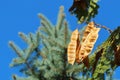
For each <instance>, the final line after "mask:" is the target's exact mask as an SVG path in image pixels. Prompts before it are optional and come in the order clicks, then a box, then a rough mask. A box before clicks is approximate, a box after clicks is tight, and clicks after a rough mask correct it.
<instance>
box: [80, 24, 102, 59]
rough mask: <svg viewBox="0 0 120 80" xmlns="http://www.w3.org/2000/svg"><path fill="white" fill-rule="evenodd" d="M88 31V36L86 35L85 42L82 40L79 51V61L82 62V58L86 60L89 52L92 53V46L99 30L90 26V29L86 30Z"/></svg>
mask: <svg viewBox="0 0 120 80" xmlns="http://www.w3.org/2000/svg"><path fill="white" fill-rule="evenodd" d="M87 29H88V30H89V31H90V32H89V34H87V36H84V37H85V40H83V41H84V42H82V44H81V49H80V51H79V60H80V61H82V60H83V59H84V58H86V57H87V56H88V55H89V54H90V52H91V51H92V49H93V47H94V44H95V42H96V40H97V38H98V32H99V30H100V28H96V27H94V26H93V25H91V27H89V25H88V28H86V31H87Z"/></svg>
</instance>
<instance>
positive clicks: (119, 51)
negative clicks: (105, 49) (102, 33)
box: [114, 46, 120, 66]
mask: <svg viewBox="0 0 120 80" xmlns="http://www.w3.org/2000/svg"><path fill="white" fill-rule="evenodd" d="M114 56H115V59H114V61H115V64H116V65H118V66H120V46H117V47H116V50H115V54H114Z"/></svg>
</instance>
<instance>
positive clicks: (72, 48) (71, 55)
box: [67, 29, 79, 65]
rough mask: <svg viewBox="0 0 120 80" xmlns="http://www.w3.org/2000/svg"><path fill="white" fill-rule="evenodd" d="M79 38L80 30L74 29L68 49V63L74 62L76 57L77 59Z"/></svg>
mask: <svg viewBox="0 0 120 80" xmlns="http://www.w3.org/2000/svg"><path fill="white" fill-rule="evenodd" d="M78 39H79V32H78V29H76V30H75V31H73V33H72V35H71V41H70V43H69V45H68V50H67V57H68V63H70V64H72V65H73V64H74V62H75V59H76V49H77V40H78Z"/></svg>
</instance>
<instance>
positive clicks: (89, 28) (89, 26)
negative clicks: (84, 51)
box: [82, 22, 94, 42]
mask: <svg viewBox="0 0 120 80" xmlns="http://www.w3.org/2000/svg"><path fill="white" fill-rule="evenodd" d="M93 28H94V22H90V23H89V24H88V25H87V26H86V28H85V30H84V32H83V37H82V42H84V41H85V39H86V37H87V36H88V34H89V33H90V32H91V31H92V30H93Z"/></svg>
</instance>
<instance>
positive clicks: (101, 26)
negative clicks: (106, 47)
mask: <svg viewBox="0 0 120 80" xmlns="http://www.w3.org/2000/svg"><path fill="white" fill-rule="evenodd" d="M95 26H97V27H100V28H104V29H105V30H107V31H109V33H110V34H111V33H112V32H113V31H112V30H111V29H110V28H108V27H106V26H103V25H101V24H96V23H95Z"/></svg>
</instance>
